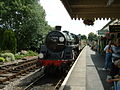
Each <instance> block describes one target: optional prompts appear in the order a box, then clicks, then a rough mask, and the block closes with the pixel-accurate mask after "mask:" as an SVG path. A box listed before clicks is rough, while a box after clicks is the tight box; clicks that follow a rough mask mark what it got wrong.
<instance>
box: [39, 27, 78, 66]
mask: <svg viewBox="0 0 120 90" xmlns="http://www.w3.org/2000/svg"><path fill="white" fill-rule="evenodd" d="M79 43H80V39H79V38H78V36H77V35H75V34H72V33H69V32H68V31H61V26H56V27H55V30H54V31H51V32H50V33H48V35H47V36H46V39H45V45H42V46H41V49H40V54H39V60H38V61H39V62H40V63H41V64H42V65H44V66H47V67H51V66H56V67H59V68H61V67H63V68H64V67H65V66H67V64H70V63H71V62H73V61H74V60H75V58H76V57H77V55H78V54H79V51H80V48H79Z"/></svg>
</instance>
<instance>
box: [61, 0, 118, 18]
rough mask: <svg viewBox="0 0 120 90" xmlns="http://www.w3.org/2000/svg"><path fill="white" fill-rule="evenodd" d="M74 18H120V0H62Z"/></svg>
mask: <svg viewBox="0 0 120 90" xmlns="http://www.w3.org/2000/svg"><path fill="white" fill-rule="evenodd" d="M61 1H62V3H63V4H64V6H65V8H66V9H67V11H68V13H69V15H70V17H71V18H72V19H80V18H82V19H92V18H96V19H98V18H99V19H101V18H103V19H104V18H107V19H109V18H110V19H119V18H120V0H61Z"/></svg>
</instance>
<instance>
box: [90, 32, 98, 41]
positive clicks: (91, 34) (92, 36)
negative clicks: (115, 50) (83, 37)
mask: <svg viewBox="0 0 120 90" xmlns="http://www.w3.org/2000/svg"><path fill="white" fill-rule="evenodd" d="M88 40H89V41H97V40H98V37H97V35H96V34H94V33H93V32H91V33H89V34H88Z"/></svg>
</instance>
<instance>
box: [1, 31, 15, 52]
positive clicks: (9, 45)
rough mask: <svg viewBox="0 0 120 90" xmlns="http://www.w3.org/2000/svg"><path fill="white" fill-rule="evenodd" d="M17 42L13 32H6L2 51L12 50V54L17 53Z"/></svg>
mask: <svg viewBox="0 0 120 90" xmlns="http://www.w3.org/2000/svg"><path fill="white" fill-rule="evenodd" d="M16 48H17V42H16V38H15V35H14V32H13V31H12V30H5V31H4V33H3V42H2V50H10V51H11V52H12V53H15V52H16Z"/></svg>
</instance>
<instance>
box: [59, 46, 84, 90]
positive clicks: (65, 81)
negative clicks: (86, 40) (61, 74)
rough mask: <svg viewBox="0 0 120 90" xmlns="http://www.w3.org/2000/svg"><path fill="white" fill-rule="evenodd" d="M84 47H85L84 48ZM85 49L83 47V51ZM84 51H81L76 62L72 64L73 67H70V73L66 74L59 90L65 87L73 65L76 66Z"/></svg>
mask: <svg viewBox="0 0 120 90" xmlns="http://www.w3.org/2000/svg"><path fill="white" fill-rule="evenodd" d="M85 47H86V46H85ZM85 47H84V49H85ZM84 49H83V50H82V51H81V53H80V55H79V56H78V58H77V59H76V61H75V62H74V64H73V66H72V67H71V69H70V71H69V72H68V74H67V76H66V78H65V79H64V81H63V83H62V85H61V87H60V89H59V90H63V89H64V87H65V85H66V83H67V81H68V79H69V76H70V74H71V72H72V71H73V68H74V67H75V65H76V63H77V61H78V59H79V57H80V56H81V54H82V53H83V51H84Z"/></svg>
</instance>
